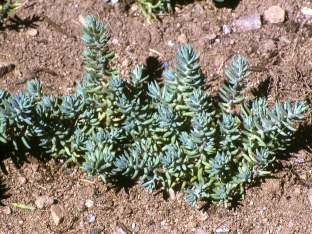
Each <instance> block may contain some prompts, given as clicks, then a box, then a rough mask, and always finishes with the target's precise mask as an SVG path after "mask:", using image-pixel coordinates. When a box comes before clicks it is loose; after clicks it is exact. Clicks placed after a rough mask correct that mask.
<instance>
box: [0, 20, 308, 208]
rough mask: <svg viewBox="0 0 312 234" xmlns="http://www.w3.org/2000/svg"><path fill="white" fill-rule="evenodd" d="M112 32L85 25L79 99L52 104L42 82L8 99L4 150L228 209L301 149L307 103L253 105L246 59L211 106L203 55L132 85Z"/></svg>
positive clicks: (134, 79) (137, 75) (184, 50)
mask: <svg viewBox="0 0 312 234" xmlns="http://www.w3.org/2000/svg"><path fill="white" fill-rule="evenodd" d="M107 26H108V24H105V25H104V24H103V23H101V22H100V21H99V20H97V19H95V18H94V17H93V16H87V17H86V26H85V27H84V28H83V37H82V39H83V42H84V44H85V46H86V50H85V51H84V52H83V61H84V70H85V75H84V79H83V81H82V83H81V84H79V85H78V87H77V90H76V92H75V93H74V94H70V95H67V96H63V97H58V96H55V95H51V96H47V95H46V94H45V93H44V92H43V91H42V86H41V83H40V82H39V81H38V80H34V81H30V82H28V83H27V91H26V92H25V93H23V92H20V93H19V94H18V95H16V94H9V93H7V92H5V91H1V92H0V99H1V103H0V141H1V142H2V143H3V144H11V143H12V145H13V146H14V147H15V149H16V150H25V149H26V150H27V149H29V148H31V147H37V145H33V144H39V147H40V149H41V151H42V152H43V153H45V154H49V155H52V156H53V157H63V158H66V159H67V163H69V162H75V163H78V164H80V166H81V168H82V170H84V171H86V172H88V173H89V176H90V177H93V176H96V175H99V176H100V177H101V178H102V180H103V181H106V180H107V179H108V178H111V177H113V176H115V175H117V174H120V175H124V176H129V177H131V178H132V179H137V178H138V179H139V180H140V181H141V182H142V186H143V187H147V188H148V189H149V190H150V191H153V190H154V189H155V188H157V186H159V185H161V186H163V187H164V188H165V189H169V188H170V187H175V188H181V189H184V188H185V189H186V190H185V191H186V193H187V197H186V201H187V202H190V203H191V204H192V205H195V204H196V201H197V200H199V199H205V200H211V201H213V202H216V203H224V204H225V205H227V204H228V203H229V202H231V201H232V199H233V197H234V196H236V195H243V192H244V190H243V188H244V187H245V185H246V184H249V183H252V182H253V181H254V180H255V179H256V178H257V177H261V176H266V175H267V174H268V173H269V172H268V171H266V168H267V165H268V164H270V163H271V162H273V161H274V159H275V155H276V153H277V152H278V151H280V150H284V149H285V148H286V147H287V146H288V145H289V144H290V143H291V141H292V139H293V134H294V132H295V130H296V129H295V122H294V121H296V120H302V119H303V114H304V113H305V112H306V111H307V105H306V102H304V101H303V102H298V101H296V102H295V103H294V104H291V102H290V101H288V102H286V103H284V104H283V103H280V102H277V103H276V104H275V105H274V106H273V108H269V106H268V104H267V102H266V100H265V99H254V100H253V101H252V102H251V103H249V102H247V100H246V99H247V97H246V96H245V95H244V92H245V90H246V88H247V87H248V84H246V82H245V79H246V77H247V76H249V75H250V73H249V71H248V69H249V64H248V62H247V60H246V59H245V58H243V57H241V56H238V58H237V59H236V60H233V63H232V65H231V68H230V69H226V71H225V74H226V76H227V78H228V81H227V82H226V83H225V84H224V85H223V86H222V87H221V88H220V94H219V97H212V96H211V95H210V93H209V87H208V86H206V85H205V83H206V79H205V77H204V76H203V74H202V73H201V70H200V68H201V64H200V63H199V54H196V53H195V52H194V48H193V47H192V46H190V45H188V44H185V45H183V46H181V47H180V48H179V49H178V54H177V56H176V61H174V62H173V64H174V68H173V69H172V70H166V71H165V72H164V75H165V82H164V86H163V87H160V86H159V84H158V83H157V82H156V81H154V82H150V83H149V82H147V78H148V77H147V76H146V75H145V74H146V71H144V68H143V67H142V66H137V67H135V68H134V70H133V71H132V72H130V74H129V78H128V79H125V78H122V77H120V76H119V74H118V72H117V71H116V69H115V68H113V67H110V65H109V62H110V61H111V60H112V59H113V58H114V53H113V52H110V51H109V48H108V46H107V41H108V40H109V33H108V32H106V28H107Z"/></svg>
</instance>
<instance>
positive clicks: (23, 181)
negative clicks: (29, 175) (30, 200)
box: [18, 176, 26, 184]
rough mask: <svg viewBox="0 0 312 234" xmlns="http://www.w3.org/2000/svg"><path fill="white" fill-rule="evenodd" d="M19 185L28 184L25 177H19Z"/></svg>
mask: <svg viewBox="0 0 312 234" xmlns="http://www.w3.org/2000/svg"><path fill="white" fill-rule="evenodd" d="M18 183H19V184H26V178H25V177H23V176H20V177H18Z"/></svg>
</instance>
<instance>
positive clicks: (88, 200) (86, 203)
mask: <svg viewBox="0 0 312 234" xmlns="http://www.w3.org/2000/svg"><path fill="white" fill-rule="evenodd" d="M85 205H86V207H88V208H91V207H92V206H93V205H94V201H92V200H90V199H87V200H86V202H85Z"/></svg>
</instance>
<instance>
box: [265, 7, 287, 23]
mask: <svg viewBox="0 0 312 234" xmlns="http://www.w3.org/2000/svg"><path fill="white" fill-rule="evenodd" d="M285 15H286V13H285V10H284V9H283V8H281V7H280V6H271V7H270V8H269V9H267V10H266V11H264V15H263V18H264V19H265V20H267V21H268V22H269V23H271V24H276V23H282V22H284V20H285Z"/></svg>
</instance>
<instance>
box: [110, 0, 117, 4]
mask: <svg viewBox="0 0 312 234" xmlns="http://www.w3.org/2000/svg"><path fill="white" fill-rule="evenodd" d="M111 2H112V3H113V4H115V3H117V2H119V0H111Z"/></svg>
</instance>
